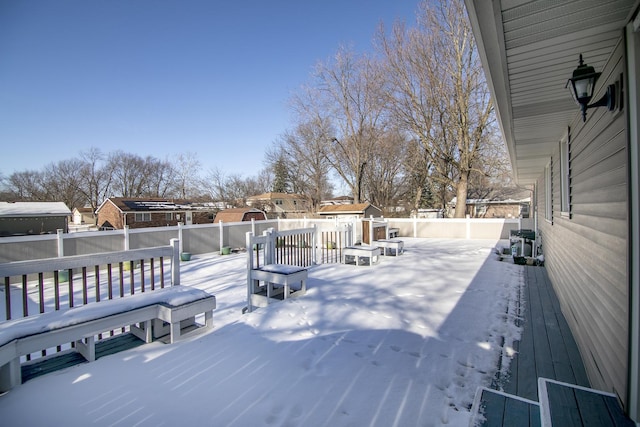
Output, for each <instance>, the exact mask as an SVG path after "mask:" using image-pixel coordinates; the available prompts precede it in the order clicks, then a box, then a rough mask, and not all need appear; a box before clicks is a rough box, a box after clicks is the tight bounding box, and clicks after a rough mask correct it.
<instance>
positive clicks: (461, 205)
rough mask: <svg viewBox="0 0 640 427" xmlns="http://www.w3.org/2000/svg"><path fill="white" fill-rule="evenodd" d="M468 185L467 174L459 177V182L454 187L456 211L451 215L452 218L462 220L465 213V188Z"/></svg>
mask: <svg viewBox="0 0 640 427" xmlns="http://www.w3.org/2000/svg"><path fill="white" fill-rule="evenodd" d="M468 185H469V174H468V173H463V174H461V175H460V180H459V181H458V185H457V187H456V210H455V212H454V214H453V217H454V218H464V217H465V216H466V212H467V187H468Z"/></svg>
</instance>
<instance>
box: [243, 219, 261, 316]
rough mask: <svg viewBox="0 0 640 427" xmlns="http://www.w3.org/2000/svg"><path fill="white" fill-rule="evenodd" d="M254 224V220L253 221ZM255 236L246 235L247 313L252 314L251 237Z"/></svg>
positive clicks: (252, 234)
mask: <svg viewBox="0 0 640 427" xmlns="http://www.w3.org/2000/svg"><path fill="white" fill-rule="evenodd" d="M251 222H252V223H253V222H254V221H253V219H251ZM254 235H255V234H254V233H253V232H252V231H247V233H246V235H245V236H246V239H245V241H246V244H247V311H248V312H249V313H251V312H252V311H253V306H252V305H251V295H252V286H251V285H252V283H251V270H252V269H253V245H252V244H251V237H253V236H254ZM256 252H258V251H256Z"/></svg>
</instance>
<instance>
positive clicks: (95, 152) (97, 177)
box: [80, 148, 111, 220]
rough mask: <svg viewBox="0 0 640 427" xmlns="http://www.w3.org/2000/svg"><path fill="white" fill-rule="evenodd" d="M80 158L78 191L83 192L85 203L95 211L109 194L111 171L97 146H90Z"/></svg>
mask: <svg viewBox="0 0 640 427" xmlns="http://www.w3.org/2000/svg"><path fill="white" fill-rule="evenodd" d="M81 158H82V160H83V165H82V174H81V186H80V191H82V193H83V194H84V197H85V203H87V204H89V206H91V209H92V210H93V212H95V211H96V210H97V209H98V207H99V206H100V204H101V203H102V202H103V201H104V200H105V199H106V198H107V197H108V196H109V191H110V188H111V171H110V170H109V165H108V164H106V163H105V161H104V160H105V157H104V155H103V154H102V152H101V151H100V150H99V149H97V148H90V149H89V150H88V151H86V152H83V153H82V154H81ZM96 220H97V218H96Z"/></svg>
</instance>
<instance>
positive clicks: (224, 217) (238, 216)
mask: <svg viewBox="0 0 640 427" xmlns="http://www.w3.org/2000/svg"><path fill="white" fill-rule="evenodd" d="M248 213H256V214H261V215H262V219H267V217H266V215H265V214H264V212H262V211H261V210H258V209H254V208H230V209H225V210H223V211H220V212H218V213H217V214H216V217H215V218H214V220H213V222H214V223H218V222H240V221H242V220H244V217H245V215H246V214H248Z"/></svg>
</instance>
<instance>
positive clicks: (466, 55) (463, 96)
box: [379, 0, 494, 217]
mask: <svg viewBox="0 0 640 427" xmlns="http://www.w3.org/2000/svg"><path fill="white" fill-rule="evenodd" d="M379 39H380V40H381V43H380V46H381V49H382V51H383V53H384V56H385V58H386V63H387V65H388V67H389V72H388V73H387V74H386V75H387V77H388V78H389V79H390V80H389V86H388V87H389V88H390V89H391V90H390V92H389V93H390V95H391V96H390V97H389V105H390V106H391V107H392V110H393V112H394V114H395V116H396V117H397V118H399V120H400V122H401V123H402V124H403V125H404V126H405V128H406V129H407V131H409V132H411V133H412V134H413V135H415V136H416V138H417V140H418V141H419V142H420V147H421V148H422V149H423V150H424V152H425V154H426V157H428V158H430V160H431V162H432V164H434V165H436V166H437V168H436V170H438V169H439V174H438V176H437V178H438V179H441V180H445V179H451V181H450V184H451V186H452V188H453V189H454V190H455V195H456V197H457V200H466V198H467V191H468V186H469V177H470V176H471V173H472V172H473V171H474V170H479V165H480V163H481V151H482V147H483V144H486V143H487V141H488V140H489V139H490V138H491V133H492V132H493V131H494V128H493V126H492V123H493V121H494V115H493V105H492V103H491V97H490V95H489V91H488V89H487V85H486V82H485V80H484V74H483V71H482V67H481V64H480V60H479V58H478V52H477V49H476V45H475V42H474V39H473V34H472V32H471V27H470V24H469V22H468V19H467V17H466V12H465V9H464V5H463V3H462V1H460V0H443V1H442V2H429V1H424V2H423V3H422V4H421V7H420V14H419V19H418V26H417V27H416V28H413V29H405V28H404V26H403V25H401V24H396V25H395V26H394V28H393V31H392V35H391V36H389V37H388V36H386V35H385V34H384V31H380V34H379ZM450 167H453V170H452V171H453V172H454V173H453V174H450V172H451V170H449V169H450ZM414 173H415V171H414ZM425 173H430V172H425ZM446 187H447V186H446V185H444V186H442V190H443V191H445V190H446ZM464 214H465V203H457V204H456V211H455V217H464Z"/></svg>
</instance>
